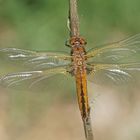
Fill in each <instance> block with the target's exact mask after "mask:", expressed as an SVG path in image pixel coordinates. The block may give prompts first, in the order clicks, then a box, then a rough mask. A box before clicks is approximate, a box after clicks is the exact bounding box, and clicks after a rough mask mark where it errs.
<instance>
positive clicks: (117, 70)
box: [88, 63, 140, 85]
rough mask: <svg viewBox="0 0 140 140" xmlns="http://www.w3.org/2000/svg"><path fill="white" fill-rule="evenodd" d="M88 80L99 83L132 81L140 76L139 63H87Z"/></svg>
mask: <svg viewBox="0 0 140 140" xmlns="http://www.w3.org/2000/svg"><path fill="white" fill-rule="evenodd" d="M88 70H89V71H90V72H89V74H88V80H89V81H91V82H94V83H96V84H100V85H103V84H104V85H106V84H111V85H112V84H115V85H116V84H118V85H121V84H123V83H126V82H132V81H134V80H135V79H139V77H140V63H129V64H114V65H112V64H95V65H88Z"/></svg>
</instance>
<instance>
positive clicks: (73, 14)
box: [69, 0, 93, 140]
mask: <svg viewBox="0 0 140 140" xmlns="http://www.w3.org/2000/svg"><path fill="white" fill-rule="evenodd" d="M69 27H70V37H73V36H76V37H79V35H80V34H79V18H78V13H77V0H69ZM83 125H84V130H85V136H86V140H93V133H92V126H91V119H90V109H89V116H88V117H87V118H86V119H83Z"/></svg>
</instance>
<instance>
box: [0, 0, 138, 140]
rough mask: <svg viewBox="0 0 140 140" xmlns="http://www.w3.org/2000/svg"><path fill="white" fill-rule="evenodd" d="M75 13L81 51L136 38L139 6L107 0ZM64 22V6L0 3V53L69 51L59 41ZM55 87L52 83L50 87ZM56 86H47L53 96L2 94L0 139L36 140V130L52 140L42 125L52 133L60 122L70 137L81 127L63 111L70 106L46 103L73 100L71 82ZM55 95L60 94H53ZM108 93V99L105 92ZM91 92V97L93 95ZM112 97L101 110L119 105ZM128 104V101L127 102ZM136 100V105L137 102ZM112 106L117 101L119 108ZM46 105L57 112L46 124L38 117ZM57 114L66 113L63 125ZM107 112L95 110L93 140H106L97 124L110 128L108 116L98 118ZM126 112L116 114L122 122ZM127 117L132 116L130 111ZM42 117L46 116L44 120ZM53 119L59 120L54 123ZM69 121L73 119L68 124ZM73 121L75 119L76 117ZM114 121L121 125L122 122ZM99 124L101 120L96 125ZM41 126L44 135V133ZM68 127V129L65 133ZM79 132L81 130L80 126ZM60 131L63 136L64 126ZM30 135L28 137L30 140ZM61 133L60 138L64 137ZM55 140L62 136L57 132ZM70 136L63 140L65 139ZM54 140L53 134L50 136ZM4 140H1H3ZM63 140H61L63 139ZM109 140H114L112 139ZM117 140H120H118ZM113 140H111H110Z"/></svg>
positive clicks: (63, 0) (86, 0)
mask: <svg viewBox="0 0 140 140" xmlns="http://www.w3.org/2000/svg"><path fill="white" fill-rule="evenodd" d="M78 12H79V19H80V32H81V35H82V36H83V37H85V38H86V39H87V42H88V44H87V48H92V47H94V45H95V44H102V43H107V42H111V41H117V40H119V39H122V38H124V37H126V36H130V35H134V34H137V33H139V32H140V0H107V1H105V0H78ZM67 18H68V0H0V47H17V48H24V49H32V50H53V51H55V50H57V51H67V52H68V51H69V48H67V47H65V46H64V43H65V41H66V40H67V39H68V38H69V30H68V27H67ZM3 63H4V62H3ZM14 67H15V65H14V66H12V67H11V66H9V67H8V69H9V70H10V69H11V70H14ZM4 69H5V68H4V67H3V68H2V67H1V69H0V71H1V70H2V71H5V70H4ZM0 75H1V74H0ZM56 81H58V82H57V83H55V82H56ZM67 81H68V80H67ZM52 83H53V82H52ZM58 83H59V84H61V82H60V81H59V80H55V81H54V83H53V85H51V87H52V88H53V87H54V86H55V87H54V88H53V92H51V91H45V93H46V94H44V93H26V94H24V93H22V92H21V91H20V92H19V91H17V92H15V91H14V92H11V91H10V93H11V94H10V96H9V94H5V93H4V95H3V96H4V97H5V96H6V95H8V96H6V97H5V98H6V99H7V98H8V99H7V100H8V101H7V102H8V103H7V104H8V105H7V104H6V102H4V103H3V104H6V105H7V106H8V107H7V108H8V109H7V108H6V107H4V108H6V109H5V110H6V111H5V112H6V113H5V114H4V115H3V116H4V117H3V119H0V120H2V122H3V128H4V129H5V126H7V124H8V131H6V132H5V133H6V137H7V132H8V136H9V139H8V140H11V139H12V140H13V139H14V140H16V139H18V140H19V139H20V136H21V139H22V136H23V137H24V136H25V137H26V136H27V137H29V139H30V140H32V139H34V140H38V139H40V138H41V136H42V135H41V134H42V130H44V131H45V132H44V137H43V139H45V137H47V136H48V133H50V132H52V133H53V135H54V132H53V131H51V130H50V128H51V127H48V124H49V125H50V126H51V125H52V124H56V125H54V127H55V126H56V127H57V123H58V122H59V121H58V120H61V119H62V123H63V125H65V123H64V122H66V123H68V122H69V123H70V125H68V127H67V129H68V131H67V132H68V134H71V133H70V132H72V131H73V130H74V132H75V129H73V128H74V127H75V126H77V127H78V126H79V124H80V123H81V122H80V123H79V124H78V125H75V123H77V121H74V120H75V119H74V117H73V116H71V114H73V112H72V113H71V110H70V111H69V109H71V105H70V107H69V105H68V109H67V108H65V105H66V104H61V105H60V106H59V105H58V106H57V105H56V103H55V101H54V100H52V99H51V98H53V96H54V95H57V97H59V96H61V97H62V94H63V95H64V97H65V99H69V97H70V98H71V95H74V94H75V96H76V93H75V91H74V88H73V90H72V88H71V86H72V85H74V82H72V81H70V82H69V84H70V86H68V84H67V83H65V84H62V86H59V87H57V86H58ZM61 87H62V88H61ZM58 89H61V91H59V90H58ZM109 91H110V92H111V93H113V92H112V91H111V90H109ZM1 92H2V91H1ZM92 92H93V93H94V91H93V90H92ZM102 92H103V94H105V91H104V90H102ZM122 92H123V93H124V91H123V90H121V92H120V93H122ZM130 92H131V93H132V94H133V91H130ZM136 92H137V91H136ZM54 93H55V94H54ZM1 95H2V94H1ZM121 95H123V96H125V95H124V94H121ZM109 96H110V95H109ZM113 96H115V97H113V98H111V99H110V100H108V97H107V99H106V98H105V100H104V101H105V102H104V101H103V107H104V106H107V107H108V108H109V107H112V108H111V109H112V110H113V111H114V110H115V109H116V106H114V105H112V104H117V103H119V102H120V99H122V98H118V99H116V98H117V96H116V94H115V95H113ZM72 98H73V100H76V99H75V98H74V97H72ZM128 98H131V97H128ZM136 98H137V100H138V97H136ZM2 99H3V98H1V100H2ZM101 99H102V98H101ZM99 100H100V99H99ZM116 100H118V101H119V102H118V101H116ZM130 100H134V101H133V102H136V99H132V98H131V99H130ZM67 101H68V100H67ZM101 101H102V100H101ZM2 102H3V101H2ZM50 102H51V103H50ZM109 102H111V105H110V104H109ZM126 102H127V101H126ZM70 103H71V102H70ZM48 104H51V105H52V106H53V105H54V104H55V105H54V106H57V108H56V110H55V109H54V110H55V113H52V112H51V113H52V114H53V117H51V116H50V117H48V118H50V120H51V121H46V118H45V116H44V115H45V114H47V113H45V111H46V110H47V109H48V108H47V109H46V106H47V105H48ZM67 104H69V103H67ZM104 104H105V105H104ZM126 105H128V103H126ZM122 106H123V105H122ZM122 106H121V107H120V108H119V109H118V110H117V111H116V112H117V113H118V112H119V111H120V109H121V108H122ZM76 107H77V106H75V107H74V109H75V108H76ZM97 107H98V106H97ZM60 108H61V109H63V108H64V109H65V110H66V112H65V111H64V112H65V113H66V114H67V115H68V117H67V118H68V119H67V118H65V119H63V118H64V117H65V114H64V113H63V111H62V112H61V109H60ZM108 108H103V109H102V110H101V111H103V114H101V115H100V113H99V116H97V117H96V118H97V119H95V120H97V121H98V118H99V125H98V126H99V129H98V126H97V127H96V125H95V127H96V128H95V130H96V129H97V130H99V131H98V132H99V135H98V132H97V135H98V136H99V137H103V138H100V139H101V140H102V139H104V140H105V139H108V140H109V138H105V134H104V133H103V135H100V134H101V133H100V130H101V129H103V127H102V126H103V125H102V123H101V122H102V121H103V122H108V121H109V122H111V119H110V118H111V116H109V117H108V118H105V117H104V116H105V115H106V114H109V115H110V112H109V113H108ZM1 110H2V109H1ZM77 110H78V108H77ZM97 110H98V108H97ZM99 110H100V107H99ZM104 110H105V111H104ZM124 110H125V109H124ZM128 110H129V109H128ZM128 110H127V107H126V110H125V111H122V114H123V116H124V120H126V118H125V117H127V112H128ZM7 112H8V113H7ZM124 112H125V113H124ZM135 112H137V111H135ZM0 113H1V112H0ZM117 113H116V114H117ZM129 113H131V112H129ZM132 113H134V110H133V111H132ZM7 114H8V115H7ZM54 114H55V115H54ZM95 114H96V112H95ZM97 114H98V112H97ZM104 114H105V115H104ZM6 115H7V116H8V117H7V116H6ZM0 116H2V115H0ZM5 116H6V117H7V118H8V119H7V120H6V121H5V122H6V123H5V124H4V121H3V120H5V118H6V117H5ZM46 116H48V114H47V115H46ZM59 116H61V117H60V118H58V117H59ZM120 116H121V115H120ZM43 117H44V118H43ZM71 117H73V118H72V119H71ZM78 117H80V115H79V116H78ZM38 118H41V120H42V118H43V120H44V121H40V120H39V119H38ZM51 118H52V119H51ZM115 118H116V119H115ZM120 118H121V119H122V116H121V117H120ZM138 118H139V117H138ZM78 119H80V118H78ZM100 119H102V121H101V120H100ZM121 119H120V120H119V121H120V123H121ZM107 120H108V121H107ZM113 120H115V121H114V122H117V121H116V120H118V118H117V117H116V116H115V117H114V119H113ZM128 120H129V119H128ZM122 121H123V120H122ZM2 122H0V126H2V125H1V124H2ZM42 122H43V125H41V124H40V123H42ZM44 122H46V124H45V125H44ZM73 122H74V124H73V126H71V124H72V123H73ZM93 122H94V121H93ZM126 123H127V122H126ZM97 124H98V123H97ZM127 124H128V123H127ZM112 125H113V126H117V125H118V122H117V123H114V124H113V123H112ZM38 126H39V127H38ZM46 126H47V128H49V129H47V130H46ZM125 126H126V125H125ZM71 127H72V129H69V128H71ZM77 127H75V128H77ZM79 127H80V128H81V127H82V125H81V126H79ZM1 128H2V127H1ZM34 128H35V129H34ZM36 128H37V129H36ZM100 128H101V129H100ZM118 128H119V126H118ZM58 129H59V127H58ZM58 129H55V130H57V131H58ZM62 129H63V130H64V129H65V126H64V128H62ZM104 129H105V130H108V131H109V132H108V135H109V136H110V130H109V129H111V130H112V131H114V133H115V132H116V133H117V132H118V131H115V129H117V128H115V129H114V130H113V129H112V128H111V127H110V128H109V129H108V128H106V127H104ZM104 129H103V130H104ZM6 130H7V129H6ZM28 130H30V132H29V133H28ZM52 130H53V129H52ZM71 130H72V131H71ZM81 130H82V128H81ZM119 130H120V129H119ZM137 130H139V129H137ZM46 132H47V135H46ZM59 132H60V131H58V132H57V133H59ZM61 132H62V131H61ZM78 132H79V131H78ZM82 132H83V131H82ZM103 132H105V131H103ZM31 133H33V137H32V135H31ZM64 133H66V132H65V131H64ZM95 133H96V131H95ZM20 134H22V135H20ZM29 134H30V135H29ZM61 134H63V132H62V133H61ZM73 134H75V133H73ZM138 134H139V133H138ZM36 135H41V136H40V137H39V136H38V137H36ZM58 136H59V134H58ZM64 136H65V135H64ZM64 136H63V137H64ZM71 136H72V135H71ZM71 136H70V137H69V138H71ZM80 136H81V133H79V137H78V138H75V139H76V140H77V139H80ZM138 136H139V135H138ZM48 137H49V136H48ZM56 137H57V134H56ZM110 137H111V136H110ZM82 138H83V139H84V137H83V136H82V137H81V139H82ZM115 138H116V137H115ZM0 139H2V138H1V137H0ZM5 139H6V138H5ZM5 139H4V138H3V140H5ZM23 139H24V140H25V138H23ZM27 139H28V138H27ZM48 139H49V138H48ZM56 139H61V138H56ZM64 139H65V140H66V138H65V137H64ZM71 139H72V138H71ZM110 139H114V137H113V138H110ZM118 139H119V140H120V138H118ZM118 139H117V138H116V140H118ZM73 140H74V139H73ZM123 140H124V139H123Z"/></svg>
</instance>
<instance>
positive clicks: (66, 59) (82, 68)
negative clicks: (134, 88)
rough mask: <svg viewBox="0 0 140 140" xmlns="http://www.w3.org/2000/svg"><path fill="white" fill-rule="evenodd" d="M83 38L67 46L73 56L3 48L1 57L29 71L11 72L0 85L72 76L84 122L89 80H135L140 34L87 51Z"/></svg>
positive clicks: (77, 38)
mask: <svg viewBox="0 0 140 140" xmlns="http://www.w3.org/2000/svg"><path fill="white" fill-rule="evenodd" d="M85 45H86V41H85V40H84V39H83V38H82V37H71V38H70V39H69V41H68V43H67V46H69V47H70V49H71V54H70V55H69V54H66V53H59V52H37V51H29V50H22V49H17V48H0V57H2V56H4V58H7V59H9V60H10V61H22V65H23V66H26V67H29V68H30V70H29V71H23V72H17V73H10V74H7V75H4V76H2V77H1V79H0V84H1V85H4V86H7V87H12V86H15V85H18V84H20V83H21V82H23V81H24V82H26V81H28V80H30V82H31V83H30V85H29V87H32V86H35V85H36V84H37V83H38V82H39V81H41V80H43V79H47V78H49V77H51V76H54V75H56V74H71V75H72V76H74V77H75V81H76V88H77V97H78V104H79V108H80V112H81V116H82V118H83V119H86V118H87V117H88V112H89V104H88V95H87V79H88V80H90V81H93V82H94V81H95V82H96V79H97V80H98V75H99V76H100V79H101V81H102V78H108V79H110V80H112V81H113V82H120V81H121V80H125V79H127V78H130V79H131V78H133V75H132V74H133V72H134V71H139V70H140V60H139V59H138V55H139V54H140V34H137V35H135V36H132V37H129V38H127V39H125V40H121V41H119V42H115V43H112V44H107V45H102V46H99V47H95V48H93V49H91V50H89V51H86V50H85V48H84V47H85Z"/></svg>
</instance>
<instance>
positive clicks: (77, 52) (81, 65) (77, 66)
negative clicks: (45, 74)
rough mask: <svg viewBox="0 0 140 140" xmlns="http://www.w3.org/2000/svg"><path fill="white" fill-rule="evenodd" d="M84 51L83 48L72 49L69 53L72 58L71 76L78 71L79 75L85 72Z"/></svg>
mask: <svg viewBox="0 0 140 140" xmlns="http://www.w3.org/2000/svg"><path fill="white" fill-rule="evenodd" d="M85 54H86V52H85V49H84V48H83V47H81V46H80V47H73V48H72V51H71V56H72V66H73V67H72V68H73V70H72V71H73V74H74V75H75V74H76V73H77V71H78V70H80V72H81V73H83V72H85V71H86V62H85V61H86V57H85Z"/></svg>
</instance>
